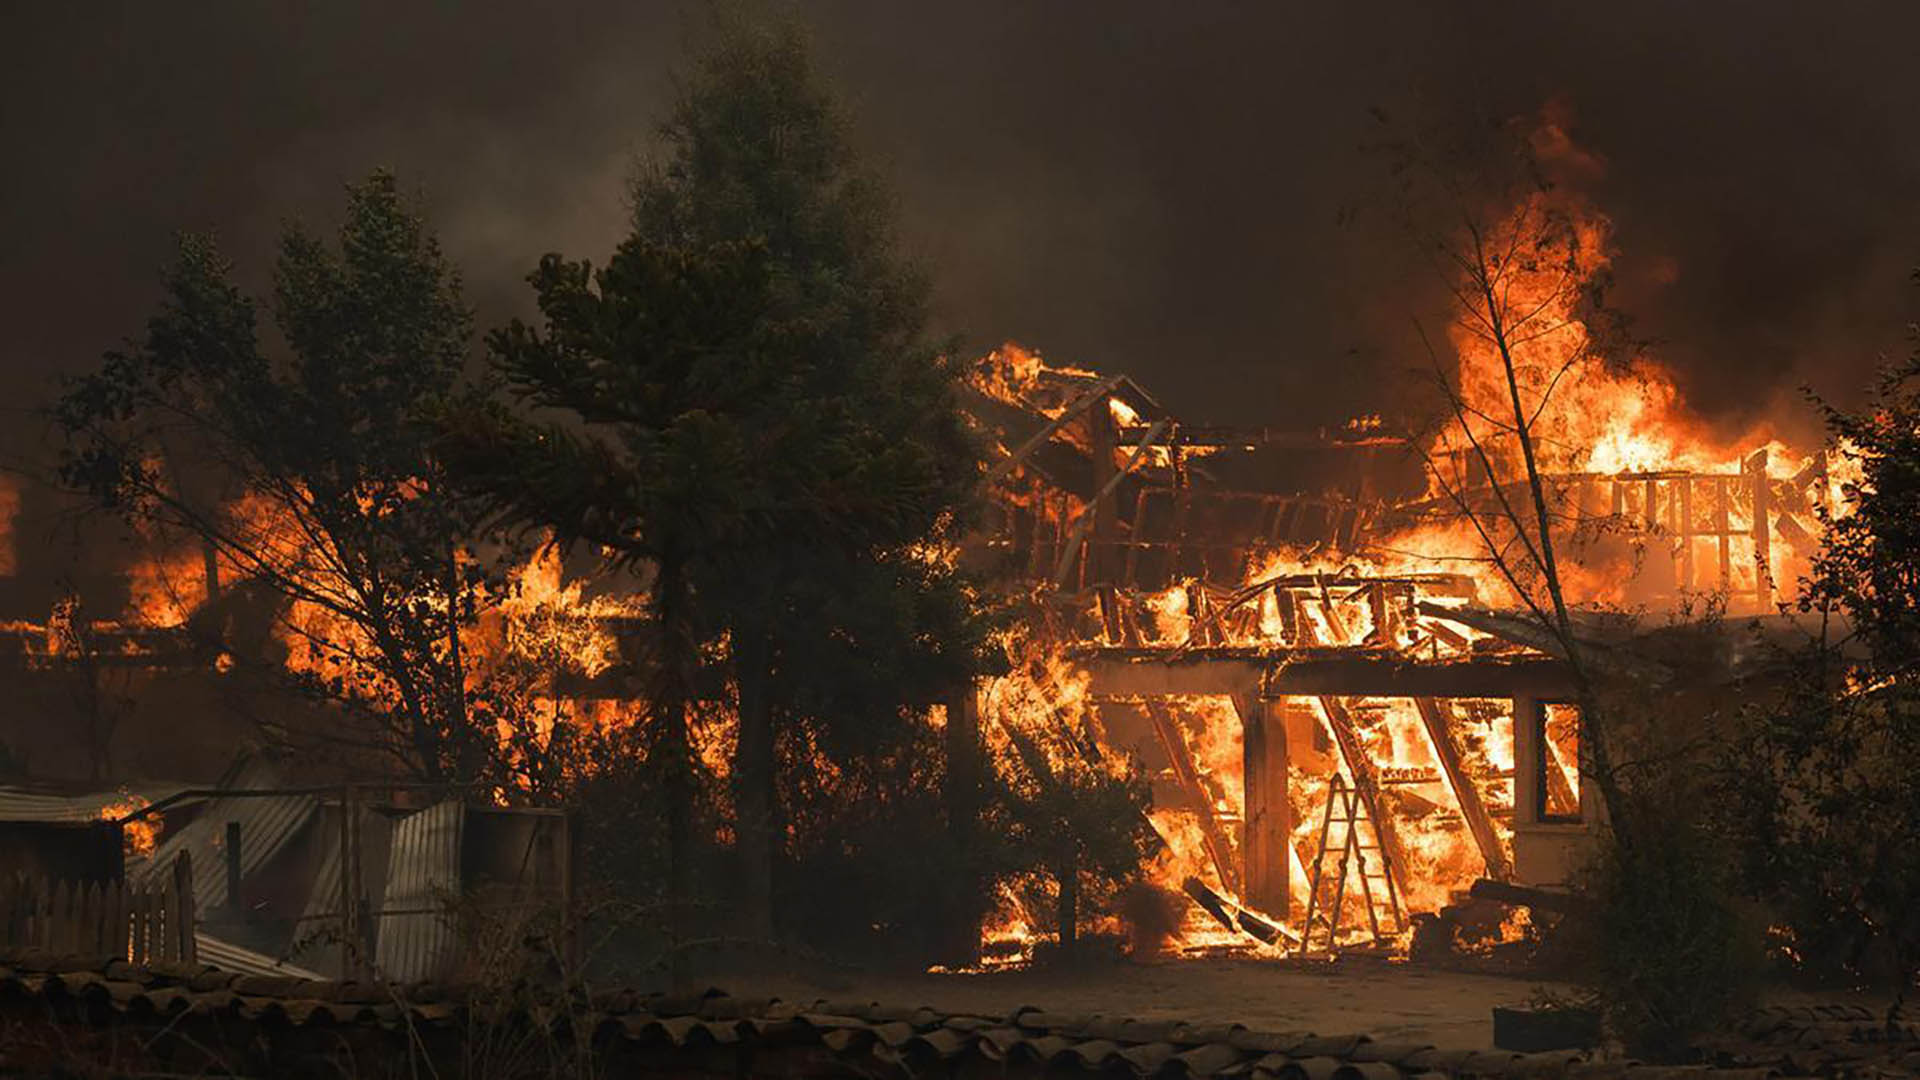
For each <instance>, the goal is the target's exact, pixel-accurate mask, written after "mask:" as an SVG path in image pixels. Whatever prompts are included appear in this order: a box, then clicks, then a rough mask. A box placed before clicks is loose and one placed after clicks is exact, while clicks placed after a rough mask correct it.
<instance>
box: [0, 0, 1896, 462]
mask: <svg viewBox="0 0 1920 1080" xmlns="http://www.w3.org/2000/svg"><path fill="white" fill-rule="evenodd" d="M1843 8H1844V6H1835V5H1828V6H1826V7H1824V8H1822V9H1821V11H1820V12H1819V13H1817V14H1816V13H1814V12H1812V11H1811V9H1808V8H1806V7H1805V6H1804V5H1798V4H1789V3H1785V2H1778V3H1748V4H1740V5H1707V4H1695V5H1673V4H1666V3H1652V2H1647V0H1639V2H1629V3H1624V4H1608V5H1600V4H1585V5H1561V4H1538V3H1536V4H1532V5H1526V6H1521V5H1514V4H1494V3H1465V4H1427V3H1416V2H1413V0H1399V2H1395V3H1389V4H1384V5H1382V4H1373V5H1280V4H1239V3H1228V2H1225V0H1220V2H1217V3H1209V4H1197V5H1168V4H1165V3H1162V2H1158V0H1151V2H1150V0H1111V2H1108V3H1103V4H1099V5H1081V4H986V5H932V4H884V3H877V2H855V0H816V2H813V3H808V4H805V5H798V6H795V7H794V8H793V9H792V10H793V11H794V12H795V13H796V14H797V15H798V16H799V17H800V18H802V19H803V20H805V21H806V22H808V23H810V24H811V25H812V26H813V27H814V29H815V31H816V36H817V40H818V42H819V45H820V49H821V55H822V60H823V63H824V64H825V65H826V67H827V68H828V69H829V70H830V71H831V72H832V74H833V75H834V76H835V77H836V78H837V79H838V80H839V81H840V83H841V85H842V86H843V88H844V89H845V90H846V91H847V93H848V95H849V96H850V97H851V98H852V100H853V103H854V105H855V108H856V110H857V114H858V118H859V125H860V127H859V130H860V136H861V138H862V140H863V142H864V144H865V145H866V147H867V148H868V149H869V151H870V152H871V153H872V154H873V155H875V157H876V159H877V160H878V162H879V163H880V164H881V165H882V166H883V167H884V168H886V169H887V171H888V172H889V173H890V174H891V176H892V178H893V180H894V182H895V186H896V189H897V191H898V194H899V201H900V207H901V212H902V216H903V219H904V222H905V225H906V231H907V238H908V241H909V244H910V246H911V247H912V248H913V249H914V250H915V251H917V252H918V253H919V254H920V255H921V256H922V257H923V258H924V260H925V261H926V263H927V266H928V268H929V270H930V271H931V273H932V275H933V277H934V280H935V282H936V288H937V300H938V314H939V318H940V322H941V324H942V327H943V328H945V329H950V330H954V331H958V332H961V333H962V334H964V335H966V336H967V338H968V340H969V341H970V342H971V343H972V344H974V345H975V346H980V347H985V346H988V345H991V344H994V343H997V342H998V341H999V340H1000V339H1003V338H1015V339H1018V340H1021V341H1024V342H1026V343H1029V344H1031V345H1034V346H1036V347H1038V348H1040V349H1041V350H1043V351H1044V352H1046V353H1047V354H1048V355H1049V356H1050V357H1054V358H1057V359H1060V360H1068V361H1075V362H1081V363H1086V364H1091V365H1095V366H1099V367H1102V368H1110V369H1115V370H1123V371H1127V372H1129V373H1131V374H1133V375H1135V376H1136V377H1137V378H1139V379H1140V380H1142V381H1143V382H1144V383H1145V384H1146V385H1147V386H1148V387H1149V388H1151V389H1152V390H1154V391H1155V392H1156V393H1158V394H1160V395H1161V396H1162V398H1163V399H1164V400H1165V401H1166V402H1167V403H1168V404H1169V405H1170V406H1172V407H1174V408H1175V409H1176V410H1179V411H1181V412H1183V413H1185V414H1188V415H1191V416H1195V417H1200V418H1207V419H1213V420H1219V421H1229V422H1262V423H1272V424H1291V425H1300V426H1310V425H1316V424H1322V423H1332V422H1338V421H1339V420H1341V419H1343V418H1345V417H1346V416H1349V415H1352V414H1354V413H1358V412H1370V411H1375V410H1376V409H1377V408H1378V407H1379V403H1380V401H1381V400H1382V397H1383V394H1384V392H1385V390H1386V389H1387V388H1389V387H1391V386H1392V385H1393V384H1395V382H1396V381H1398V380H1399V379H1400V378H1401V372H1403V371H1404V370H1405V369H1406V368H1408V367H1410V366H1412V365H1413V364H1414V363H1415V358H1413V357H1410V356H1407V355H1405V351H1404V350H1405V335H1404V330H1405V326H1404V319H1405V318H1406V316H1407V314H1408V313H1407V312H1405V311H1403V310H1401V309H1402V308H1404V307H1405V304H1404V303H1403V302H1402V301H1403V299H1404V298H1407V297H1412V296H1416V295H1418V291H1417V289H1415V287H1414V286H1412V285H1410V284H1409V282H1408V278H1409V275H1410V269H1409V260H1408V258H1407V257H1406V253H1405V252H1404V251H1401V250H1398V249H1396V248H1395V247H1394V246H1393V245H1392V244H1391V243H1390V242H1389V241H1388V240H1387V239H1386V238H1384V237H1383V236H1382V235H1380V234H1379V232H1378V231H1377V230H1369V229H1368V228H1366V227H1365V226H1364V224H1363V225H1362V226H1358V227H1356V226H1355V225H1353V224H1350V223H1349V222H1350V221H1353V220H1359V221H1361V222H1363V223H1364V221H1365V220H1366V215H1367V212H1368V210H1369V207H1370V205H1371V204H1372V203H1373V201H1374V200H1377V198H1378V197H1379V192H1380V191H1381V190H1382V188H1383V186H1384V185H1383V183H1382V181H1383V177H1382V176H1381V168H1382V163H1381V162H1380V161H1379V160H1378V159H1377V158H1375V157H1371V156H1369V155H1368V154H1366V153H1365V152H1363V149H1362V146H1363V144H1364V143H1365V142H1366V141H1367V139H1368V138H1369V136H1370V134H1371V130H1370V126H1371V125H1372V123H1373V121H1372V120H1371V119H1370V114H1369V110H1370V109H1375V108H1377V109H1381V110H1384V111H1385V112H1386V113H1388V114H1389V115H1393V116H1398V117H1414V118H1417V119H1418V122H1420V123H1423V124H1438V125H1443V124H1448V123H1456V122H1462V118H1464V117H1467V116H1473V115H1482V114H1485V113H1486V112H1489V111H1491V112H1508V113H1523V112H1529V111H1532V110H1535V109H1537V108H1538V107H1539V106H1540V104H1541V103H1542V102H1544V101H1546V100H1548V99H1549V98H1555V97H1560V98H1564V99H1566V100H1569V101H1571V102H1572V103H1573V106H1574V109H1575V111H1576V116H1577V123H1576V127H1575V130H1574V135H1575V137H1576V138H1577V139H1578V140H1579V142H1580V143H1581V144H1582V145H1583V146H1585V147H1587V148H1588V149H1590V150H1591V151H1593V152H1594V153H1596V154H1598V155H1600V156H1601V157H1603V158H1604V159H1605V161H1606V170H1605V173H1604V176H1603V177H1602V178H1601V179H1599V180H1598V181H1596V183H1595V185H1594V190H1593V192H1592V195H1593V198H1594V201H1595V202H1596V204H1597V205H1599V206H1600V207H1601V208H1602V209H1603V210H1605V211H1606V212H1607V213H1609V214H1610V215H1611V217H1612V218H1613V220H1614V222H1615V225H1616V230H1615V237H1616V240H1617V242H1618V244H1619V246H1620V248H1621V257H1620V259H1619V261H1618V262H1617V264H1616V266H1617V270H1618V275H1619V288H1618V291H1617V294H1616V296H1617V299H1618V300H1619V301H1620V302H1621V303H1622V304H1624V305H1625V306H1627V307H1628V308H1629V309H1630V310H1631V311H1632V312H1633V313H1634V314H1635V315H1636V316H1637V317H1638V322H1637V324H1636V327H1635V329H1636V330H1637V331H1638V332H1639V333H1640V334H1641V335H1643V336H1646V337H1649V338H1653V339H1656V340H1658V341H1659V342H1660V343H1661V344H1660V355H1661V356H1662V357H1663V358H1664V359H1666V360H1667V361H1668V362H1669V363H1670V364H1671V365H1672V366H1673V367H1674V368H1676V369H1677V370H1678V371H1679V373H1680V375H1681V378H1682V381H1683V384H1684V386H1685V388H1686V389H1687V391H1688V392H1689V394H1690V396H1691V397H1692V399H1693V400H1694V402H1695V403H1696V404H1697V405H1698V407H1700V408H1701V409H1702V410H1703V411H1705V412H1706V413H1707V414H1708V415H1710V416H1712V417H1715V418H1716V419H1720V420H1723V421H1724V422H1726V423H1728V424H1730V425H1737V424H1742V423H1744V422H1745V421H1747V420H1749V419H1751V418H1752V416H1753V415H1755V414H1756V413H1759V412H1763V411H1766V410H1770V409H1774V408H1777V407H1779V404H1780V402H1781V401H1782V400H1788V399H1791V397H1792V395H1793V393H1794V390H1795V387H1797V386H1798V385H1799V384H1800V383H1802V382H1807V381H1812V382H1814V383H1816V384H1817V385H1818V386H1819V387H1820V388H1821V389H1823V390H1826V391H1829V392H1835V393H1842V394H1844V393H1846V392H1848V391H1850V390H1852V389H1853V388H1856V387H1858V386H1859V385H1862V384H1863V383H1864V382H1865V381H1866V379H1867V378H1868V374H1869V372H1870V370H1871V368H1872V366H1873V364H1874V362H1875V359H1876V356H1877V355H1878V354H1885V353H1893V352H1897V351H1899V350H1900V349H1901V348H1902V347H1903V346H1902V334H1903V327H1904V325H1905V323H1906V321H1907V320H1908V319H1909V318H1910V312H1912V311H1913V310H1914V307H1915V305H1914V304H1913V303H1912V299H1913V298H1912V296H1911V295H1910V287H1909V286H1908V285H1907V284H1906V273H1905V271H1906V268H1907V267H1909V266H1910V265H1912V264H1914V263H1915V262H1920V211H1917V210H1916V207H1917V206H1920V126H1916V125H1914V124H1913V123H1912V122H1911V119H1912V117H1913V116H1915V115H1920V80H1915V79H1914V78H1912V76H1911V74H1910V71H1911V68H1910V64H1909V63H1908V57H1907V55H1906V52H1907V50H1908V49H1910V47H1911V42H1912V41H1913V40H1915V36H1916V30H1920V25H1916V24H1920V16H1916V14H1915V11H1914V9H1912V8H1911V7H1910V6H1906V5H1893V4H1888V5H1885V6H1883V7H1880V8H1872V7H1865V6H1861V7H1854V8H1850V9H1843ZM103 11H105V12H106V13H105V14H103ZM706 18H707V14H706V9H705V8H704V7H703V6H702V5H700V4H697V3H691V4H688V5H687V6H685V7H676V6H674V5H666V4H630V3H620V2H616V0H576V2H571V3H567V2H562V3H555V4H550V5H539V6H529V5H525V4H515V3H507V2H504V0H475V2H467V3H461V4H448V3H416V4H408V5H396V4H389V3H376V2H372V0H334V2H331V3H328V4H319V5H265V4H254V3H247V2H244V0H225V2H208V3H201V4H193V5H175V4H151V3H145V4H142V3H131V2H129V3H123V4H119V5H112V6H110V7H109V8H107V9H103V8H101V7H100V6H99V5H92V6H87V7H86V8H85V9H84V12H83V11H82V10H81V9H77V8H72V7H71V6H69V5H57V4H40V5H29V6H27V7H24V8H22V9H20V10H19V11H16V12H14V13H13V14H12V15H11V17H10V19H9V23H10V26H9V30H10V34H9V36H10V39H11V41H12V43H13V45H14V49H13V50H12V52H13V57H12V63H11V64H10V66H9V68H8V70H7V71H6V73H5V74H4V75H0V79H4V80H5V84H4V89H5V97H4V100H5V102H6V104H5V105H4V106H0V109H3V110H4V111H3V112H0V140H4V143H3V144H4V145H5V146H6V147H7V149H8V156H9V160H10V167H9V168H8V169H6V170H5V172H4V179H0V183H3V184H4V185H5V192H4V195H5V197H4V199H0V223H3V224H4V230H3V231H0V235H3V236H4V237H5V242H4V244H0V304H3V305H4V313H5V323H6V326H7V334H8V340H7V344H6V346H5V348H4V353H3V354H0V355H3V356H4V361H3V362H0V389H4V390H5V391H7V393H8V396H9V400H10V401H12V402H14V403H16V407H18V406H19V405H20V404H22V403H34V402H38V401H42V400H44V399H45V394H46V392H47V380H48V376H49V375H50V374H54V373H58V372H60V371H70V370H74V369H76V368H78V367H80V366H83V365H87V364H90V363H92V362H94V361H95V359H96V358H97V356H98V354H99V352H100V350H101V349H102V348H105V347H107V346H110V345H112V344H114V343H115V342H116V341H117V340H119V339H120V338H121V337H123V336H126V335H128V334H131V333H134V332H136V331H137V330H138V328H139V323H140V320H141V319H142V318H143V317H144V315H145V313H146V311H147V309H148V307H149V306H150V305H151V303H152V301H153V298H154V271H155V269H156V268H157V267H158V266H159V265H160V264H161V263H162V262H163V261H164V260H165V258H166V256H167V253H168V247H169V237H170V234H171V233H172V231H173V230H175V229H178V228H183V227H191V228H204V227H214V228H216V229H217V230H218V231H219V232H220V233H221V234H222V236H223V238H224V240H225V242H226V245H227V246H228V248H229V249H230V251H231V253H232V254H233V255H234V256H236V257H237V258H238V259H239V260H240V261H241V263H242V264H243V265H244V266H248V267H251V268H254V269H255V272H256V273H257V270H258V268H259V267H262V266H264V265H265V264H266V262H267V261H268V259H269V257H270V245H271V242H272V238H273V236H274V235H275V234H276V233H277V231H278V228H279V225H280V223H281V220H282V219H283V218H284V217H287V216H299V217H304V218H307V219H309V220H320V221H324V220H325V219H326V217H327V215H328V214H330V213H331V212H332V211H333V210H334V209H335V208H336V207H337V206H338V203H339V185H340V184H341V183H342V182H344V181H346V180H348V179H351V178H353V177H355V176H357V175H360V174H363V173H364V172H365V171H366V170H367V169H369V168H371V167H373V166H376V165H390V166H393V167H396V168H398V169H399V170H400V172H401V174H402V177H403V179H405V180H406V181H407V182H409V183H411V184H414V185H417V186H418V187H419V188H421V189H422V190H423V191H424V192H425V194H426V195H427V197H428V200H429V205H430V207H431V209H432V212H433V214H434V217H435V220H436V222H437V224H438V226H439V228H440V229H441V231H442V234H443V237H444V239H445V242H446V245H447V247H448V250H449V252H450V253H451V254H452V255H453V256H454V258H455V259H456V260H457V261H458V262H459V263H460V265H461V266H462V267H463V269H464V270H465V272H466V275H467V279H468V284H469V290H470V296H471V299H472V300H473V302H474V303H475V304H476V306H477V307H478V309H479V313H480V319H481V324H482V325H483V326H485V325H487V324H490V323H493V322H497V321H500V320H501V319H503V318H505V317H507V316H510V315H513V314H519V313H521V312H523V311H525V309H526V306H527V298H526V290H525V288H524V286H523V285H522V283H521V280H520V279H521V277H522V275H523V274H524V273H525V272H526V271H527V270H528V269H529V268H530V267H531V266H532V264H533V263H534V261H535V260H536V259H537V258H538V256H539V255H540V254H541V253H542V252H545V251H547V250H555V249H558V250H564V251H567V252H569V253H573V254H583V255H588V256H592V257H594V258H596V259H598V258H603V257H604V255H605V253H606V252H607V251H608V250H610V248H611V247H612V245H613V243H614V242H615V240H616V239H617V236H618V233H619V230H620V228H621V226H622V224H623V221H624V218H625V210H624V207H623V206H622V204H621V188H622V182H623V179H624V177H625V176H626V175H627V171H628V168H629V165H630V162H631V160H632V157H633V155H634V154H635V153H636V152H640V151H643V150H644V149H645V148H646V147H647V146H648V145H649V144H650V140H651V138H652V132H653V129H654V126H655V124H656V123H657V121H658V120H659V118H660V117H661V115H662V112H663V109H664V107H665V104H666V102H667V101H668V100H669V98H670V96H671V93H672V80H671V73H670V69H671V66H672V65H673V64H674V63H676V62H677V58H678V57H679V56H680V55H681V54H682V51H683V47H684V45H685V44H686V43H687V41H688V40H689V39H690V38H694V37H697V36H698V34H699V32H700V29H701V27H702V26H703V25H704V23H705V20H706ZM1356 212H1357V214H1358V217H1357V218H1355V216H1354V215H1355V214H1356Z"/></svg>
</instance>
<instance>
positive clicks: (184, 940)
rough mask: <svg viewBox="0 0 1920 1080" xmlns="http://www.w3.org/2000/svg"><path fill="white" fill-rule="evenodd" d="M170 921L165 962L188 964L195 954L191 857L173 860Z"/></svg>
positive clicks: (189, 855)
mask: <svg viewBox="0 0 1920 1080" xmlns="http://www.w3.org/2000/svg"><path fill="white" fill-rule="evenodd" d="M168 913H169V914H170V915H171V916H172V918H171V919H170V920H169V921H168V925H167V928H166V933H167V938H168V941H167V945H168V952H169V953H171V954H172V955H171V956H170V957H168V959H173V960H179V961H181V962H183V963H188V964H191V963H193V962H194V960H195V958H196V957H197V956H198V955H199V950H198V949H197V948H196V947H195V945H194V938H193V924H194V921H195V919H196V917H197V913H196V912H195V911H194V904H193V856H192V855H191V854H189V853H188V852H185V851H183V852H181V853H180V855H179V857H178V858H176V859H174V860H173V903H172V904H171V905H170V910H169V912H168Z"/></svg>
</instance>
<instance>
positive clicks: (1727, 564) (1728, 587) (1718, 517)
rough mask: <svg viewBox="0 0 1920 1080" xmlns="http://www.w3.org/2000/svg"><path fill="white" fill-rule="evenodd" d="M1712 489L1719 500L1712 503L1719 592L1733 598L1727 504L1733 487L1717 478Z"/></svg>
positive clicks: (1729, 501) (1731, 534) (1731, 536)
mask: <svg viewBox="0 0 1920 1080" xmlns="http://www.w3.org/2000/svg"><path fill="white" fill-rule="evenodd" d="M1714 487H1715V488H1717V489H1718V492H1717V494H1718V495H1719V498H1718V499H1717V500H1715V502H1714V509H1713V531H1714V532H1716V533H1718V534H1719V536H1720V591H1721V592H1724V593H1726V594H1727V596H1728V597H1732V596H1733V525H1732V517H1733V515H1732V513H1731V512H1730V510H1731V508H1730V507H1729V505H1728V504H1729V503H1731V502H1732V501H1733V485H1732V484H1730V483H1728V482H1727V478H1726V477H1724V476H1722V477H1720V478H1718V479H1717V480H1716V481H1715V483H1714Z"/></svg>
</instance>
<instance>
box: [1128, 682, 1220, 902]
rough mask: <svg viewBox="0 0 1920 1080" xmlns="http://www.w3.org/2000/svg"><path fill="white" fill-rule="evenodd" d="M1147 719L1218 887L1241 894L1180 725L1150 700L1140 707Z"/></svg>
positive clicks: (1162, 705) (1170, 714)
mask: <svg viewBox="0 0 1920 1080" xmlns="http://www.w3.org/2000/svg"><path fill="white" fill-rule="evenodd" d="M1141 706H1142V708H1143V709H1144V710H1145V711H1146V714H1147V719H1148V720H1150V721H1152V723H1153V731H1154V734H1155V735H1158V736H1159V737H1160V745H1161V746H1162V747H1163V748H1165V750H1166V751H1167V759H1168V761H1169V762H1170V763H1171V764H1172V765H1173V777H1174V780H1175V781H1176V782H1178V783H1179V784H1180V786H1181V787H1182V788H1184V789H1185V790H1186V792H1187V795H1188V797H1189V798H1190V799H1192V800H1193V804H1194V807H1195V810H1196V816H1197V817H1198V818H1199V819H1200V836H1201V841H1202V843H1203V844H1204V845H1205V847H1206V849H1207V858H1208V860H1209V861H1211V862H1212V863H1213V869H1214V872H1215V873H1218V874H1219V875H1220V883H1221V884H1222V885H1224V886H1226V889H1227V891H1228V892H1231V893H1235V894H1238V893H1239V892H1240V874H1239V868H1238V867H1237V866H1236V865H1235V864H1234V861H1233V849H1232V848H1231V847H1230V846H1228V844H1227V834H1226V831H1225V830H1224V829H1222V828H1221V827H1220V819H1219V818H1218V817H1217V816H1216V815H1215V814H1214V809H1213V798H1212V796H1211V795H1209V794H1208V792H1207V788H1206V785H1205V784H1204V783H1202V782H1201V780H1200V769H1199V766H1198V765H1197V764H1196V763H1195V762H1194V760H1193V751H1192V750H1190V749H1188V747H1187V737H1186V735H1185V734H1183V733H1182V732H1181V730H1180V722H1179V721H1178V720H1176V719H1174V716H1173V713H1172V712H1171V711H1170V710H1168V708H1167V707H1166V705H1165V704H1164V703H1162V702H1160V701H1156V700H1154V699H1152V698H1147V699H1145V700H1144V701H1142V703H1141Z"/></svg>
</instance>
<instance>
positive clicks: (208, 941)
mask: <svg viewBox="0 0 1920 1080" xmlns="http://www.w3.org/2000/svg"><path fill="white" fill-rule="evenodd" d="M193 947H194V950H195V953H196V954H197V957H198V959H199V961H200V963H202V964H206V965H207V966H209V967H216V968H219V969H220V970H221V971H233V972H238V973H239V974H242V975H290V976H292V977H294V978H296V979H314V980H319V979H323V978H325V976H323V975H320V974H318V973H317V972H313V971H309V970H307V969H306V968H303V967H300V966H298V965H295V964H290V963H288V962H286V961H285V960H276V959H274V958H273V957H271V956H268V955H267V954H266V953H259V952H254V951H253V950H252V949H246V948H242V947H240V946H238V945H235V944H234V943H233V942H231V941H225V940H222V939H220V938H217V937H214V936H213V935H212V934H209V933H207V932H206V931H205V930H196V931H194V933H193Z"/></svg>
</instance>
